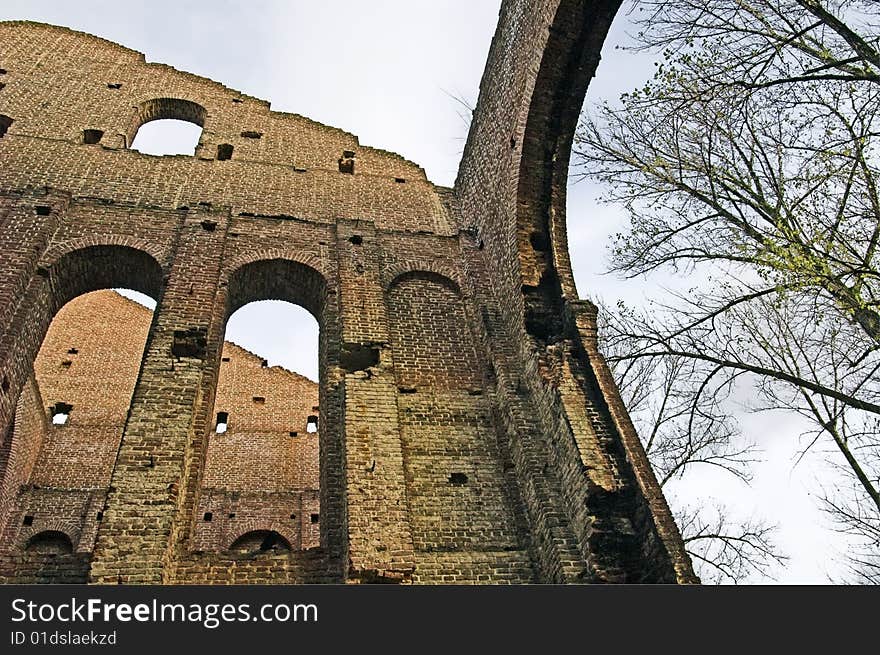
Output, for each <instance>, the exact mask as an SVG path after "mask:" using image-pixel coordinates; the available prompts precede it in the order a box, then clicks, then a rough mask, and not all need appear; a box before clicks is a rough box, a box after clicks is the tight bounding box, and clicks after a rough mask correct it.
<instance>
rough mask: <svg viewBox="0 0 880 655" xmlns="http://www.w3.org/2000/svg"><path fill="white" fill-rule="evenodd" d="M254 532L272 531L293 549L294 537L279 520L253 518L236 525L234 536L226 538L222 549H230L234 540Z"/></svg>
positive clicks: (236, 540) (234, 542)
mask: <svg viewBox="0 0 880 655" xmlns="http://www.w3.org/2000/svg"><path fill="white" fill-rule="evenodd" d="M255 532H274V533H275V534H276V535H278V536H279V537H281V539H283V540H284V541H285V543H286V544H287V547H288V549H289V550H293V548H294V539H293V538H292V537H291V535H290V534H288V533H287V532H288V531H287V530H286V529H285V526H283V525H281V523H280V522H277V521H270V522H268V523H267V522H265V521H256V520H254V521H248V522H246V523H244V524H242V525H240V526H238V529H236V531H235V532H234V533H233V534H234V535H235V536H234V537H232V538H231V539H229V538H227V540H226V542H227V543H226V546H225V548H224V550H227V551H228V550H232V547H233V546H234V545H235V544H236V542H238V541H240V540H241V539H243V538H244V537H247V536H248V535H251V534H254V533H255Z"/></svg>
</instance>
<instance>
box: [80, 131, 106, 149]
mask: <svg viewBox="0 0 880 655" xmlns="http://www.w3.org/2000/svg"><path fill="white" fill-rule="evenodd" d="M103 138H104V130H83V136H82V139H83V143H85V144H86V145H94V144H96V143H100V141H101V139H103Z"/></svg>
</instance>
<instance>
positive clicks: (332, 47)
mask: <svg viewBox="0 0 880 655" xmlns="http://www.w3.org/2000/svg"><path fill="white" fill-rule="evenodd" d="M499 5H500V0H370V1H369V2H363V1H357V0H322V1H321V2H315V1H313V0H289V1H286V2H285V1H282V0H276V1H272V0H252V1H250V2H247V3H242V2H232V1H230V0H211V1H207V0H206V1H195V0H175V1H169V0H152V1H151V2H137V3H134V2H119V1H118V0H80V1H78V2H64V1H62V0H58V1H54V2H53V1H49V0H3V2H2V4H0V20H9V19H28V20H36V21H41V22H47V23H52V24H56V25H64V26H68V27H72V28H74V29H79V30H82V31H86V32H90V33H92V34H96V35H98V36H101V37H104V38H107V39H110V40H112V41H115V42H117V43H121V44H123V45H125V46H127V47H130V48H133V49H135V50H139V51H141V52H144V53H145V54H146V56H147V60H148V61H158V62H162V63H167V64H170V65H172V66H174V67H175V68H178V69H182V70H186V71H189V72H192V73H196V74H198V75H203V76H205V77H209V78H211V79H214V80H217V81H219V82H222V83H224V84H226V85H227V86H229V87H232V88H235V89H238V90H240V91H242V92H244V93H247V94H250V95H253V96H256V97H259V98H263V99H266V100H269V101H270V102H271V103H272V108H273V109H275V110H279V111H288V112H295V113H299V114H303V115H305V116H308V117H309V118H312V119H314V120H317V121H320V122H323V123H326V124H329V125H333V126H335V127H339V128H342V129H345V130H347V131H349V132H352V133H354V134H357V135H358V136H359V138H360V141H361V143H362V144H364V145H368V146H377V147H380V148H384V149H387V150H392V151H396V152H398V153H400V154H402V155H404V156H405V157H407V158H409V159H411V160H413V161H415V162H418V163H419V164H420V165H422V166H423V167H424V168H425V169H426V170H427V173H428V177H429V178H430V179H431V180H432V181H433V182H435V183H438V184H443V185H450V186H451V185H452V183H453V181H454V179H455V172H456V170H457V167H458V162H459V159H460V155H461V151H462V148H463V146H464V139H465V136H466V132H467V126H466V122H465V120H463V118H462V116H461V113H462V106H461V105H460V104H459V103H458V102H457V101H456V100H455V99H454V98H459V99H461V100H463V101H465V102H466V103H470V104H473V103H474V102H475V101H476V97H477V90H478V86H479V81H480V76H481V74H482V71H483V65H484V62H485V59H486V55H487V53H488V48H489V43H490V40H491V37H492V33H493V31H494V27H495V23H496V20H497V15H498V8H499ZM626 28H627V17H626V16H619V17H618V20H617V22H616V23H615V26H614V28H613V30H612V35H611V38H610V39H609V42H608V43H607V44H606V48H605V50H604V52H603V63H602V65H601V66H600V69H599V73H598V76H597V77H596V79H595V80H594V81H593V86H592V87H591V90H590V95H589V97H588V102H589V101H590V100H595V99H597V98H602V97H604V98H615V97H616V96H617V95H619V93H621V92H623V91H626V90H628V89H629V88H630V87H634V86H636V85H637V84H638V83H639V82H640V81H642V80H643V79H644V78H645V77H647V76H648V75H649V74H650V72H651V62H650V60H649V59H646V58H645V57H644V56H643V57H636V56H633V55H628V54H626V53H624V52H622V51H620V50H617V49H615V48H614V45H615V44H616V43H619V42H622V41H623V40H624V38H625V36H624V34H625V31H626ZM0 47H2V46H0ZM153 127H158V125H157V124H153V125H152V126H146V127H145V128H144V132H143V133H142V134H141V137H140V138H139V139H138V142H137V143H136V144H135V145H136V146H137V147H139V148H141V149H143V150H144V151H150V149H151V148H160V149H162V148H166V147H167V143H166V142H164V141H163V140H162V137H161V135H158V134H154V135H152V136H150V135H148V133H147V131H146V130H147V128H153ZM145 137H150V138H145ZM184 137H185V135H184ZM175 138H177V135H176V134H175V135H172V137H171V140H172V141H173V140H174V139H175ZM598 193H599V190H598V189H596V188H595V187H594V186H592V185H590V184H589V183H578V184H574V185H572V186H571V187H570V191H569V208H568V215H569V231H570V244H571V248H572V255H573V256H572V260H573V265H574V269H575V276H576V279H577V282H578V286H579V290H580V293H581V295H582V296H586V297H591V298H594V299H596V298H599V297H601V298H603V299H605V300H608V301H614V300H616V299H617V298H625V299H626V300H628V301H635V302H638V301H639V300H640V299H643V298H644V297H645V296H646V295H649V294H650V291H651V289H652V285H656V280H654V281H652V280H634V281H630V282H626V283H624V282H621V281H619V280H615V279H614V278H612V277H610V276H607V275H602V272H603V270H604V266H605V246H606V243H607V241H608V237H609V235H610V234H611V233H612V232H614V231H616V230H618V229H619V226H620V222H621V220H622V214H621V212H620V211H619V210H617V209H615V208H613V207H607V206H600V205H598V204H597V203H596V198H597V196H598ZM307 316H308V315H307V314H306V313H305V311H304V310H299V309H298V308H295V309H292V308H291V306H289V305H285V304H283V303H259V304H254V305H251V306H248V307H245V308H243V309H242V310H240V311H239V312H238V313H237V314H236V315H235V316H233V318H232V319H231V320H230V323H229V326H228V330H227V337H228V338H230V339H232V340H234V341H236V342H237V343H239V344H241V345H243V346H244V347H246V348H249V349H251V350H253V351H255V352H258V353H259V354H261V355H262V356H264V357H266V358H268V359H269V360H270V363H271V364H282V365H285V366H287V367H288V368H291V369H293V370H297V371H300V372H302V373H304V374H306V375H309V376H310V377H313V378H316V377H317V362H316V356H315V353H316V352H317V347H316V345H315V344H316V327H315V325H314V322H313V321H312V320H311V318H310V317H307ZM303 317H307V318H303ZM291 326H296V327H295V328H293V329H292V328H291ZM742 420H743V429H744V431H745V432H747V433H748V432H752V433H754V434H757V435H760V443H761V446H762V447H763V448H764V451H765V455H766V458H767V463H765V464H763V465H761V466H760V467H758V475H757V476H756V479H755V481H754V483H753V485H752V487H751V488H747V487H745V486H744V485H742V484H740V483H736V482H734V481H733V480H728V479H724V478H720V477H718V474H717V473H711V474H709V473H705V474H701V473H696V474H695V475H693V476H692V477H691V481H690V482H689V483H688V485H686V486H683V487H681V488H680V489H677V490H676V493H677V494H678V495H679V496H681V497H684V498H691V497H695V496H697V495H699V496H706V495H713V496H715V497H717V498H719V499H722V500H724V501H725V502H727V503H728V504H730V505H732V506H734V507H735V508H736V510H737V511H738V512H740V513H741V514H745V515H748V514H751V513H761V514H762V515H764V516H766V517H768V518H769V519H770V520H771V521H775V522H778V523H780V525H781V526H782V531H781V533H780V538H779V541H780V542H781V543H782V544H783V546H784V548H785V550H786V551H787V552H788V554H789V555H790V556H791V561H790V562H789V564H788V565H787V566H786V567H785V568H784V569H782V570H780V571H778V572H777V574H778V579H779V580H780V581H784V582H792V583H806V582H824V581H826V576H827V574H828V573H832V572H834V570H835V568H834V564H833V562H832V561H831V557H832V555H833V549H835V548H837V549H839V548H842V547H843V544H842V543H841V542H840V540H839V539H838V538H836V537H834V535H832V534H831V533H830V532H829V531H828V530H827V529H826V526H824V525H823V518H822V517H821V515H820V514H819V513H818V512H817V510H816V509H815V507H814V505H813V501H812V499H811V498H810V495H809V494H810V492H811V491H815V490H816V484H815V481H814V478H815V477H816V475H817V474H818V473H819V472H820V468H819V464H818V460H815V461H813V462H811V461H809V460H808V462H807V463H805V464H804V463H802V464H801V465H799V466H797V467H795V466H793V456H794V451H795V449H794V447H793V446H794V445H796V437H797V432H798V430H797V428H796V427H795V426H792V425H791V424H789V423H786V421H785V420H784V419H782V418H781V417H775V416H770V415H759V416H755V415H746V414H744V415H743V419H742ZM835 539H836V540H835Z"/></svg>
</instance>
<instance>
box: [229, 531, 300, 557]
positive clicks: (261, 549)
mask: <svg viewBox="0 0 880 655" xmlns="http://www.w3.org/2000/svg"><path fill="white" fill-rule="evenodd" d="M229 550H230V551H231V552H233V553H248V554H258V553H283V552H287V551H290V550H291V547H290V542H289V541H287V539H285V538H284V537H282V536H281V535H280V534H278V533H277V532H275V530H252V531H251V532H246V533H245V534H243V535H241V536H240V537H239V538H238V539H236V540H235V541H234V542H233V543H232V545H231V546H229Z"/></svg>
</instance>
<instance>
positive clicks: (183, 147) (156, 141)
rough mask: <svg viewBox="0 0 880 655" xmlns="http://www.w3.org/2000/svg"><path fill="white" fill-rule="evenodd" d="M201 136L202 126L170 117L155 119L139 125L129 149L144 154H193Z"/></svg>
mask: <svg viewBox="0 0 880 655" xmlns="http://www.w3.org/2000/svg"><path fill="white" fill-rule="evenodd" d="M201 138H202V128H201V127H199V126H198V125H194V124H192V123H188V122H186V121H179V120H174V119H171V118H168V119H162V120H155V121H153V122H151V123H148V124H147V125H144V126H143V127H141V128H140V129H139V130H138V132H137V135H136V136H135V138H134V141H132V142H131V149H132V150H137V151H138V152H140V153H143V154H145V155H156V156H164V155H194V154H195V152H196V148H197V147H198V145H199V139H201Z"/></svg>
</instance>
